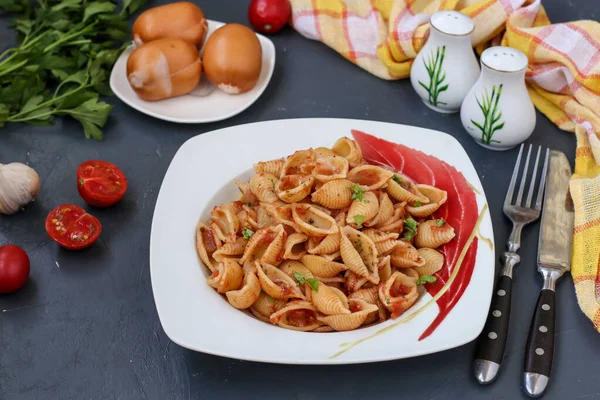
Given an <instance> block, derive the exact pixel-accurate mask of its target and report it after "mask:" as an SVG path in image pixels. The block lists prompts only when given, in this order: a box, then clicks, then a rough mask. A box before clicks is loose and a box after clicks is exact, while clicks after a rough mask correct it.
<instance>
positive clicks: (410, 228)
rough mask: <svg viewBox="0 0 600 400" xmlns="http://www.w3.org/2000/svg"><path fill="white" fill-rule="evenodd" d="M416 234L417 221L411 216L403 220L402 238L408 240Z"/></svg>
mask: <svg viewBox="0 0 600 400" xmlns="http://www.w3.org/2000/svg"><path fill="white" fill-rule="evenodd" d="M416 234H417V221H415V220H414V219H412V218H406V219H405V220H404V239H406V240H410V239H412V238H413V236H415V235H416Z"/></svg>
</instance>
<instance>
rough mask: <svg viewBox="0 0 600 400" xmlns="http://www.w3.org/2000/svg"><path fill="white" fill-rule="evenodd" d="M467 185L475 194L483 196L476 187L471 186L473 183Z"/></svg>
mask: <svg viewBox="0 0 600 400" xmlns="http://www.w3.org/2000/svg"><path fill="white" fill-rule="evenodd" d="M465 181H467V180H466V179H465ZM467 185H469V187H470V188H471V190H473V191H474V192H475V194H481V192H480V191H479V190H477V189H476V188H475V186H473V185H471V182H469V181H467Z"/></svg>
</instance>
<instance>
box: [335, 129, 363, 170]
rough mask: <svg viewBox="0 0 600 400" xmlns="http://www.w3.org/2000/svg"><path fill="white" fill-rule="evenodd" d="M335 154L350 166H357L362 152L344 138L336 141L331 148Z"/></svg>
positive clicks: (350, 140)
mask: <svg viewBox="0 0 600 400" xmlns="http://www.w3.org/2000/svg"><path fill="white" fill-rule="evenodd" d="M331 150H333V152H334V153H335V154H337V155H338V156H342V157H344V158H345V159H346V160H348V162H349V163H350V164H358V163H360V162H361V161H362V152H361V151H360V147H359V146H358V144H357V143H356V142H355V141H354V140H352V139H350V138H348V137H346V136H344V137H342V138H340V139H338V140H337V141H336V142H335V144H334V145H333V147H332V148H331Z"/></svg>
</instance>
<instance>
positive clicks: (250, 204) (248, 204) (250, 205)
mask: <svg viewBox="0 0 600 400" xmlns="http://www.w3.org/2000/svg"><path fill="white" fill-rule="evenodd" d="M246 205H247V206H248V207H252V206H254V204H252V203H246Z"/></svg>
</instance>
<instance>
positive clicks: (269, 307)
mask: <svg viewBox="0 0 600 400" xmlns="http://www.w3.org/2000/svg"><path fill="white" fill-rule="evenodd" d="M286 304H287V303H286V302H285V301H283V300H277V299H274V298H272V297H271V296H269V295H268V294H266V293H261V294H259V295H258V298H257V299H256V301H255V302H254V304H252V307H250V311H251V312H252V314H254V316H255V317H256V318H258V319H260V320H261V321H263V322H270V321H269V317H270V316H271V315H272V314H273V313H275V312H277V311H279V310H281V309H282V308H283V307H285V306H286Z"/></svg>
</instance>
